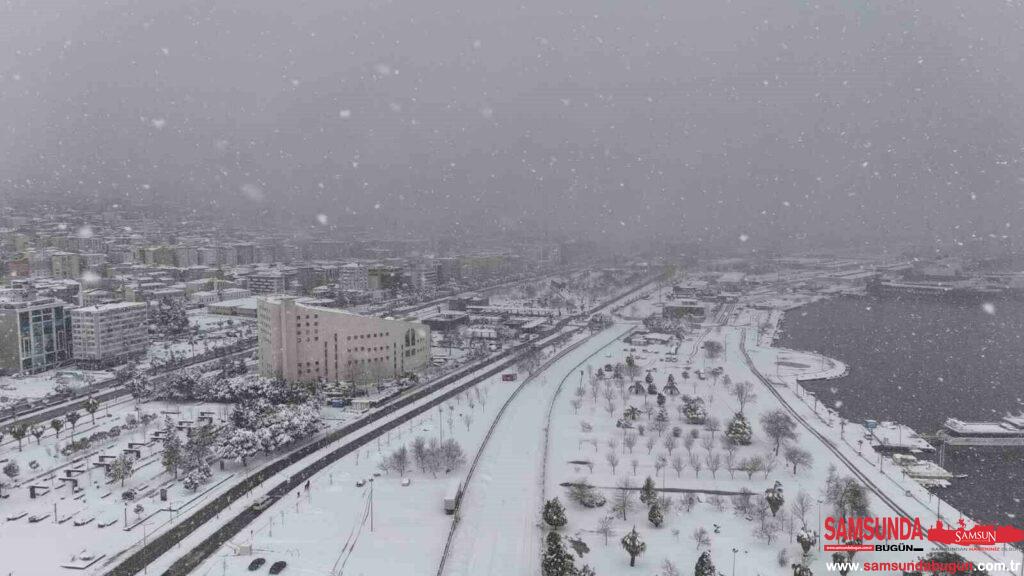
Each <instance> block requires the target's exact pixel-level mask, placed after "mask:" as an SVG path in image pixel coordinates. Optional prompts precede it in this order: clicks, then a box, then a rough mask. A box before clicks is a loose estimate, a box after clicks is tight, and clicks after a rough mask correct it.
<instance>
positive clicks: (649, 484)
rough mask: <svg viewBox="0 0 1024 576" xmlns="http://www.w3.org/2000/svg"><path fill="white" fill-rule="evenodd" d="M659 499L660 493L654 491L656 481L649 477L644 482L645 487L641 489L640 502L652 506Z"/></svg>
mask: <svg viewBox="0 0 1024 576" xmlns="http://www.w3.org/2000/svg"><path fill="white" fill-rule="evenodd" d="M657 499H658V492H657V491H656V490H655V489H654V480H651V477H650V476H648V477H647V479H646V480H644V486H643V488H641V489H640V501H641V502H643V503H644V504H647V505H650V504H652V503H654V501H655V500H657Z"/></svg>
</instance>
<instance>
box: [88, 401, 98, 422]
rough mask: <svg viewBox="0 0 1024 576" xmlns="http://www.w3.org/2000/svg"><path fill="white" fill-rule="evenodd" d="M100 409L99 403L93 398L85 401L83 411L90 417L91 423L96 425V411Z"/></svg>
mask: <svg viewBox="0 0 1024 576" xmlns="http://www.w3.org/2000/svg"><path fill="white" fill-rule="evenodd" d="M99 409H100V401H99V400H97V399H95V398H89V399H88V400H86V401H85V411H86V412H88V413H89V416H92V423H93V424H94V425H95V424H96V411H97V410H99Z"/></svg>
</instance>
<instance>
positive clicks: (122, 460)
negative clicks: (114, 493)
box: [107, 454, 135, 486]
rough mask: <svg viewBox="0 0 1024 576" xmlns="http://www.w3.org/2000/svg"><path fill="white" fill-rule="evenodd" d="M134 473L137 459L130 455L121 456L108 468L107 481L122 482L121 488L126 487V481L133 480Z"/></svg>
mask: <svg viewBox="0 0 1024 576" xmlns="http://www.w3.org/2000/svg"><path fill="white" fill-rule="evenodd" d="M134 473H135V458H133V457H131V456H130V455H128V454H121V455H120V456H118V457H117V458H115V459H114V461H113V462H111V464H110V467H109V468H107V479H108V480H110V481H112V482H115V481H120V482H121V486H124V481H125V480H127V479H128V478H131V477H132V474H134Z"/></svg>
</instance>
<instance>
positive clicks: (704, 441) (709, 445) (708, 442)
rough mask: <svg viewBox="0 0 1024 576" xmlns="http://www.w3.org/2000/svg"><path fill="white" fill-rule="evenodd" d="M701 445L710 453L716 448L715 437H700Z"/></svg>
mask: <svg viewBox="0 0 1024 576" xmlns="http://www.w3.org/2000/svg"><path fill="white" fill-rule="evenodd" d="M700 447H701V448H703V449H704V450H705V451H706V452H707V453H708V454H711V452H712V451H713V450H714V449H715V439H714V438H712V437H711V436H703V437H701V439H700Z"/></svg>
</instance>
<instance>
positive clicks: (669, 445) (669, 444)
mask: <svg viewBox="0 0 1024 576" xmlns="http://www.w3.org/2000/svg"><path fill="white" fill-rule="evenodd" d="M661 444H662V446H664V447H665V450H668V453H669V454H670V455H671V454H672V451H673V450H675V449H676V438H675V436H671V435H669V436H665V441H664V442H662V443H661Z"/></svg>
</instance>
